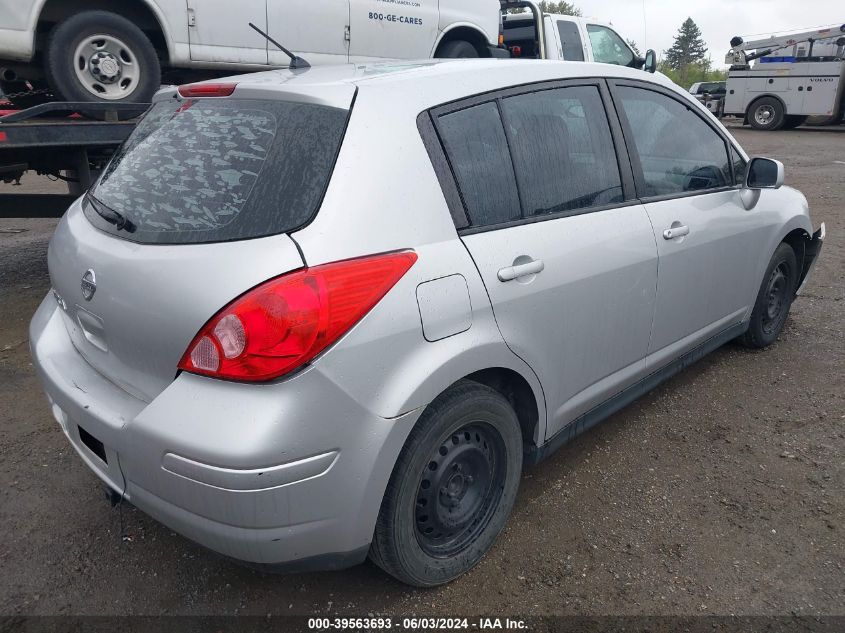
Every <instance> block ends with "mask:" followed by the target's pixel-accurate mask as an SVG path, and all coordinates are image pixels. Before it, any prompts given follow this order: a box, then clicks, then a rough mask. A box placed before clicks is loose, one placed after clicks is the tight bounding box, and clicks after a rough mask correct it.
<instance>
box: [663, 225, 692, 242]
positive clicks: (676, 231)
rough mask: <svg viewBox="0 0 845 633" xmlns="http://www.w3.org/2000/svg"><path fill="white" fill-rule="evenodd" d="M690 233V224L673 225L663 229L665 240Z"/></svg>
mask: <svg viewBox="0 0 845 633" xmlns="http://www.w3.org/2000/svg"><path fill="white" fill-rule="evenodd" d="M684 235H689V227H688V226H673V227H672V228H671V229H666V230H665V231H663V239H664V240H674V239H675V238H676V237H683V236H684Z"/></svg>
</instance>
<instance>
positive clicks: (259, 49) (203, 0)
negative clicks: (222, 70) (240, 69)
mask: <svg viewBox="0 0 845 633" xmlns="http://www.w3.org/2000/svg"><path fill="white" fill-rule="evenodd" d="M187 7H188V37H189V40H190V48H191V60H192V61H196V62H216V63H228V64H266V63H267V40H265V39H264V37H262V36H261V35H260V34H258V33H256V32H255V31H253V30H252V28H250V26H249V23H250V22H252V23H253V24H255V25H256V26H257V27H259V28H260V29H262V30H266V29H267V4H266V0H239V1H238V2H215V1H214V0H188V4H187Z"/></svg>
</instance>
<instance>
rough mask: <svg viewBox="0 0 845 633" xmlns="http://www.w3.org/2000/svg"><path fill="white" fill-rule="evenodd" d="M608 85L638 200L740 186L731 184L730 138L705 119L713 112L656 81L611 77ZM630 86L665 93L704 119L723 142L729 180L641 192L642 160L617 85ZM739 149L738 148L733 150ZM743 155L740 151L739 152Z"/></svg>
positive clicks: (690, 195)
mask: <svg viewBox="0 0 845 633" xmlns="http://www.w3.org/2000/svg"><path fill="white" fill-rule="evenodd" d="M607 83H608V89H609V91H610V96H611V99H612V100H613V104H614V108H615V111H616V116H617V117H618V118H619V121H620V124H621V125H622V131H623V135H624V137H625V139H626V140H628V141H629V142H628V147H629V150H628V159H629V162H630V164H631V167H632V168H633V171H634V182H635V183H636V190H637V196H638V199H639V201H640V202H642V203H647V202H662V201H664V200H676V199H681V198H691V197H694V196H706V195H710V194H713V193H723V192H726V191H736V190H737V189H739V188H741V185H735V184H733V183H734V181H736V175H735V174H734V166H733V161H732V160H731V158H730V156H731V148H733V147H734V143H732V142H731V139H730V138H729V137H728V136H727V134H726V133H725V132H724V131H723V130H721V129H719V126H717V125H716V124H715V122H714V121H711V120H709V119H708V116H712V115H710V114H709V112H708V114H707V115H706V116H705V114H704V113H703V112H701V111H699V110H698V109H697V108H696V107H695V106H694V104H692V103H690V102H688V101H687V100H686V99H685V98H684V97H682V96H680V95H678V94H677V93H675V92H673V91H672V90H670V89H668V88H665V87H663V86H658V85H656V84H653V83H650V82H647V81H639V80H637V79H611V78H608V80H607ZM623 86H624V87H629V88H639V89H641V90H648V91H650V92H655V93H657V94H660V95H663V96H665V97H668V98H670V99H672V100H674V101H676V102H677V103H679V104H681V105H682V106H684V107H685V108H686V109H687V110H689V111H690V112H692V113H693V114H694V115H696V116H697V117H698V118H699V119H701V120H702V121H704V123H705V124H706V125H707V126H708V127H709V128H710V129H711V130H713V131H714V132H715V133H716V134H717V135H718V137H719V138H720V139H721V140H722V143H723V144H724V146H725V156H726V157H727V159H728V164H729V165H730V172H731V184H730V185H726V186H722V187H714V188H712V189H700V190H696V191H686V192H677V193H667V194H661V195H658V196H645V195H642V194H643V193H644V192H645V191H646V185H645V175H644V173H643V167H642V163H641V162H640V156H639V152H638V151H637V146H636V143H635V142H634V136H633V134H634V133H633V128H632V127H631V123H630V121H628V116H627V115H626V114H625V109H624V107H623V104H622V95H620V94H619V90H618V88H619V87H623ZM735 151H737V153H739V152H738V150H735ZM739 155H740V156H742V153H739Z"/></svg>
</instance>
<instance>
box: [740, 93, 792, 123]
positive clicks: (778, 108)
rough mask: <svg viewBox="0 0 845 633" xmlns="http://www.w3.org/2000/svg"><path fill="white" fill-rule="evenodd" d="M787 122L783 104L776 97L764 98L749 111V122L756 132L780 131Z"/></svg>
mask: <svg viewBox="0 0 845 633" xmlns="http://www.w3.org/2000/svg"><path fill="white" fill-rule="evenodd" d="M785 120H786V113H785V112H784V110H783V104H782V103H781V102H780V101H779V100H778V99H775V98H774V97H763V98H762V99H758V100H757V101H755V102H754V103H752V104H751V107H750V108H749V109H748V122H749V123H750V124H751V127H753V128H754V129H756V130H766V131H770V130H779V129H780V128H781V127H783V124H784V121H785Z"/></svg>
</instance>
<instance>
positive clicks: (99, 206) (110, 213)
mask: <svg viewBox="0 0 845 633" xmlns="http://www.w3.org/2000/svg"><path fill="white" fill-rule="evenodd" d="M86 197H87V198H88V203H89V204H90V205H91V208H92V209H94V211H96V212H97V215H99V216H100V217H101V218H103V219H104V220H105V221H106V222H108V223H109V224H114V226H115V228H117V230H118V231H126V232H127V233H134V232H135V229H137V228H138V227H137V226H135V224H133V223H132V221H131V220H130V219H128V218H127V217H126V216H125V215H123V214H122V213H118V212H117V211H115V210H114V209H109V208H108V207H107V206H106V205H105V204H103V203H102V202H100V201H99V200H97V198H95V197H94V196H92V195H91V194H90V193H89V194H88V195H87V196H86Z"/></svg>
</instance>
